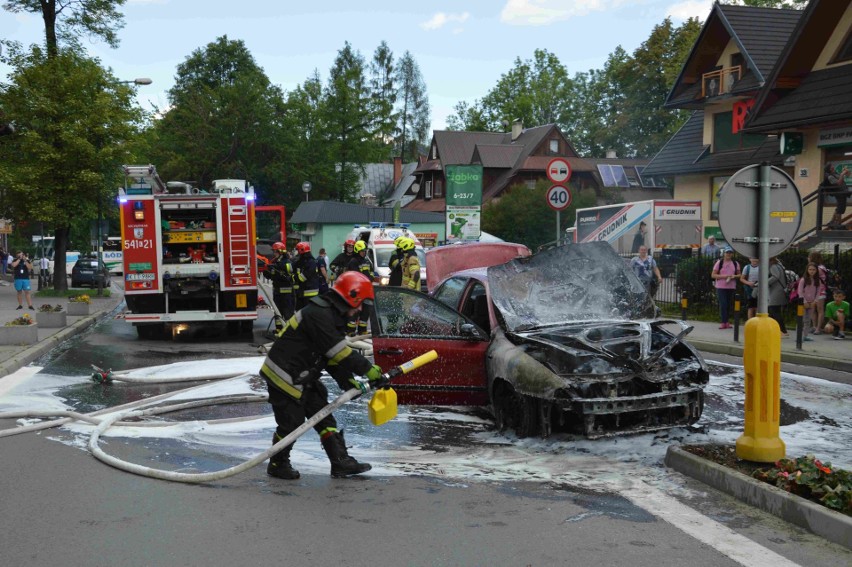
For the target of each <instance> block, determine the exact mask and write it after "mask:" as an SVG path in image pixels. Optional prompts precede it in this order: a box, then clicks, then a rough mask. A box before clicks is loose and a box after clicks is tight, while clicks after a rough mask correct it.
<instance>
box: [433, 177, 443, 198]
mask: <svg viewBox="0 0 852 567" xmlns="http://www.w3.org/2000/svg"><path fill="white" fill-rule="evenodd" d="M443 196H444V182H443V181H441V180H440V179H439V180H438V181H436V182H435V197H443Z"/></svg>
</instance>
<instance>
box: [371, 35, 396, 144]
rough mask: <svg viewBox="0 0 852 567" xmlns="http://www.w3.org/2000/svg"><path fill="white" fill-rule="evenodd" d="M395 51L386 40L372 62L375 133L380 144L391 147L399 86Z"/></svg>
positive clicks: (372, 103) (394, 129) (377, 49)
mask: <svg viewBox="0 0 852 567" xmlns="http://www.w3.org/2000/svg"><path fill="white" fill-rule="evenodd" d="M395 78H396V68H395V66H394V61H393V52H391V50H390V48H389V47H388V44H387V43H385V42H384V41H383V42H382V43H380V44H379V46H378V47H377V48H376V51H375V53H373V60H372V62H371V63H370V100H371V108H370V112H371V114H372V115H373V126H372V129H373V133H374V135H375V136H376V138H377V140H378V142H379V144H380V145H383V146H388V147H391V145H392V143H393V138H394V133H395V131H396V121H397V113H396V112H395V110H394V107H395V106H396V98H397V88H396V84H395Z"/></svg>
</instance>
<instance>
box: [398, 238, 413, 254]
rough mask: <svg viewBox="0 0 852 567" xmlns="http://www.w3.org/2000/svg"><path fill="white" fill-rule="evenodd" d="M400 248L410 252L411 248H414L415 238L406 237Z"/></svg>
mask: <svg viewBox="0 0 852 567" xmlns="http://www.w3.org/2000/svg"><path fill="white" fill-rule="evenodd" d="M400 248H402V251H403V252H409V251H411V250H414V239H412V238H406V239H405V240H403V241H402V246H400Z"/></svg>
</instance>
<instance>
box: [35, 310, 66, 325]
mask: <svg viewBox="0 0 852 567" xmlns="http://www.w3.org/2000/svg"><path fill="white" fill-rule="evenodd" d="M36 322H37V323H38V324H39V325H40V326H42V327H44V328H45V329H55V328H58V327H64V326H66V325H67V324H68V313H67V312H66V311H37V312H36Z"/></svg>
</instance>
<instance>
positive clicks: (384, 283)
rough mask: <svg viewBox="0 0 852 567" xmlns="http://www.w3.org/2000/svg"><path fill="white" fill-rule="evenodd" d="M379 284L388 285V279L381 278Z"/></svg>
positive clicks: (385, 277)
mask: <svg viewBox="0 0 852 567" xmlns="http://www.w3.org/2000/svg"><path fill="white" fill-rule="evenodd" d="M379 283H380V284H381V285H388V283H390V278H389V277H387V276H382V277H381V279H380V280H379Z"/></svg>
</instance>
